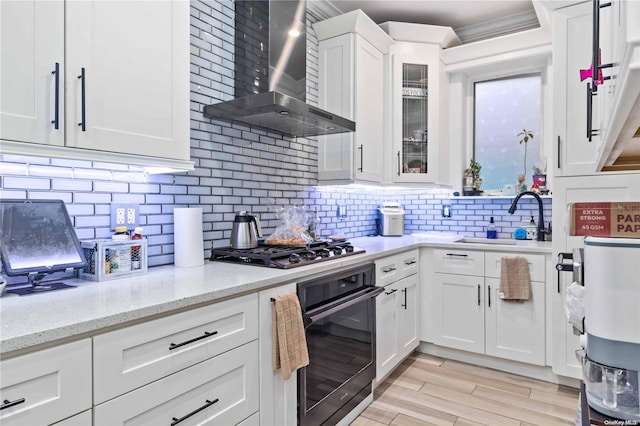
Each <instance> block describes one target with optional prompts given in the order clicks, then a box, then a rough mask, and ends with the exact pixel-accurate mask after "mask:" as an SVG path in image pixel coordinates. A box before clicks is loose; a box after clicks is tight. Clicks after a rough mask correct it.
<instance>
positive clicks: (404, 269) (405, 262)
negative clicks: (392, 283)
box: [398, 249, 420, 279]
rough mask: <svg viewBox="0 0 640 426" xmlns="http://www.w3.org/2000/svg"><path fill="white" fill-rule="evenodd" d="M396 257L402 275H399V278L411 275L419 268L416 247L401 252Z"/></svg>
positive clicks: (418, 256)
mask: <svg viewBox="0 0 640 426" xmlns="http://www.w3.org/2000/svg"><path fill="white" fill-rule="evenodd" d="M398 258H399V262H398V263H399V266H400V270H401V275H402V277H399V278H400V279H402V278H405V277H408V276H410V275H413V274H415V273H417V272H418V270H419V269H420V255H419V250H418V249H415V250H411V251H408V252H406V253H401V254H399V255H398Z"/></svg>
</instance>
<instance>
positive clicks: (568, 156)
mask: <svg viewBox="0 0 640 426" xmlns="http://www.w3.org/2000/svg"><path fill="white" fill-rule="evenodd" d="M553 28H554V32H553V37H554V38H553V81H554V86H555V89H554V93H555V96H554V104H553V110H554V112H553V116H554V120H553V127H554V134H555V138H556V141H555V142H556V143H557V144H558V145H557V147H556V150H555V152H554V162H553V164H554V168H555V176H575V175H589V174H594V173H595V161H596V155H597V148H598V140H599V138H598V137H597V136H596V137H594V138H593V139H592V142H589V140H588V138H587V105H586V99H587V95H586V93H587V81H580V70H581V69H588V68H589V67H590V66H591V56H592V44H591V32H592V31H591V29H592V4H591V2H585V3H581V4H577V5H575V6H571V7H566V8H562V9H559V10H557V11H555V12H554V15H553ZM589 81H590V80H589ZM593 106H594V109H593V117H594V118H595V120H594V126H593V127H594V128H598V126H599V125H600V124H599V123H598V122H597V121H598V120H597V118H598V117H600V113H599V110H598V102H597V99H596V97H594V103H593ZM556 223H557V222H556Z"/></svg>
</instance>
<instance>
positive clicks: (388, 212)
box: [376, 201, 404, 237]
mask: <svg viewBox="0 0 640 426" xmlns="http://www.w3.org/2000/svg"><path fill="white" fill-rule="evenodd" d="M376 223H377V226H378V235H383V236H394V237H400V236H402V235H403V234H404V210H403V208H402V207H401V206H400V203H397V202H391V201H385V202H383V203H382V206H380V208H378V218H377V220H376Z"/></svg>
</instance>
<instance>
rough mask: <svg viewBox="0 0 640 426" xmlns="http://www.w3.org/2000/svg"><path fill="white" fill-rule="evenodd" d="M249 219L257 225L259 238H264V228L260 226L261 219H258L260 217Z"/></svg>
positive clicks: (253, 216)
mask: <svg viewBox="0 0 640 426" xmlns="http://www.w3.org/2000/svg"><path fill="white" fill-rule="evenodd" d="M248 216H249V217H251V220H252V221H253V222H254V223H255V224H256V231H258V238H260V237H262V226H260V219H258V216H255V215H252V214H250V215H248Z"/></svg>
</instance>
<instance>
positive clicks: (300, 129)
mask: <svg viewBox="0 0 640 426" xmlns="http://www.w3.org/2000/svg"><path fill="white" fill-rule="evenodd" d="M234 7H235V20H236V22H235V31H236V34H235V55H234V59H235V74H234V83H235V96H236V99H234V100H231V101H226V102H220V103H217V104H212V105H207V106H205V108H204V116H205V117H208V118H213V119H218V120H225V121H230V122H238V123H240V124H243V125H248V126H251V127H256V128H260V129H263V130H267V131H272V132H280V133H282V134H284V135H287V136H302V137H306V136H318V135H330V134H335V133H345V132H353V131H355V128H356V125H355V123H354V122H353V121H351V120H348V119H346V118H343V117H340V116H338V115H335V114H332V113H330V112H328V111H324V110H322V109H320V108H317V107H314V106H311V105H308V104H307V103H306V102H305V97H306V44H307V43H306V26H305V25H304V22H305V20H306V0H299V1H292V0H272V1H236V2H235V6H234Z"/></svg>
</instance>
